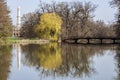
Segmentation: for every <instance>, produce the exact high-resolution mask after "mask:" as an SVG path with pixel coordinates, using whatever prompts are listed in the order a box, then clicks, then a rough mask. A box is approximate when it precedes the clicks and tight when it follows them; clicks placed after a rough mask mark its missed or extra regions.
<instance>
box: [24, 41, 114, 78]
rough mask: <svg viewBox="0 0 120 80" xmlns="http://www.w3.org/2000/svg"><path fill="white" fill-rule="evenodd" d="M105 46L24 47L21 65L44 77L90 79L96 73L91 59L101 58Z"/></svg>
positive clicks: (111, 48)
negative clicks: (31, 67) (34, 70)
mask: <svg viewBox="0 0 120 80" xmlns="http://www.w3.org/2000/svg"><path fill="white" fill-rule="evenodd" d="M114 49H115V47H107V46H79V45H68V44H63V45H61V46H58V44H55V43H54V44H47V45H33V44H30V45H25V46H22V51H23V53H24V56H25V57H24V61H23V63H24V64H25V65H27V66H34V67H36V69H37V70H38V71H39V72H40V74H43V75H44V76H54V77H58V76H63V77H65V76H66V77H67V76H72V77H83V76H86V77H90V76H91V75H94V74H95V73H96V69H95V68H94V66H93V65H94V61H93V57H94V56H95V55H96V56H103V55H104V51H105V50H114Z"/></svg>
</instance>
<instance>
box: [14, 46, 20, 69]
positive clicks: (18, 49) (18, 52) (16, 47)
mask: <svg viewBox="0 0 120 80" xmlns="http://www.w3.org/2000/svg"><path fill="white" fill-rule="evenodd" d="M13 49H15V50H16V52H15V53H17V67H18V70H19V71H20V65H21V45H20V44H13Z"/></svg>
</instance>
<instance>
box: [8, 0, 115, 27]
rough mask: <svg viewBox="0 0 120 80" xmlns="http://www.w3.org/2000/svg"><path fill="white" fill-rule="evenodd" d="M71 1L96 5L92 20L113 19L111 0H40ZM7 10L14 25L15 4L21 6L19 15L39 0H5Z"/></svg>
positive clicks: (36, 6)
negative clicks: (89, 2)
mask: <svg viewBox="0 0 120 80" xmlns="http://www.w3.org/2000/svg"><path fill="white" fill-rule="evenodd" d="M52 1H56V2H62V1H64V2H65V1H66V2H72V1H81V2H88V1H91V2H92V3H93V4H95V5H98V7H97V8H96V11H95V12H94V15H95V17H94V20H103V21H104V22H105V23H106V24H109V23H112V22H114V21H115V14H116V13H117V10H116V8H111V6H110V4H109V2H110V1H111V0H42V2H52ZM7 4H8V7H9V10H10V11H11V13H10V16H11V18H12V21H13V24H14V25H16V20H17V19H16V16H17V6H20V7H21V17H22V15H23V14H26V13H29V12H33V11H35V10H36V9H38V5H39V4H40V0H7Z"/></svg>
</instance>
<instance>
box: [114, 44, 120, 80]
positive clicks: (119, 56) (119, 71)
mask: <svg viewBox="0 0 120 80" xmlns="http://www.w3.org/2000/svg"><path fill="white" fill-rule="evenodd" d="M115 59H116V62H117V70H116V71H117V78H115V80H120V45H119V46H117V49H116V56H115Z"/></svg>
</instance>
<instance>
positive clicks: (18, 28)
mask: <svg viewBox="0 0 120 80" xmlns="http://www.w3.org/2000/svg"><path fill="white" fill-rule="evenodd" d="M20 28H21V16H20V6H18V8H17V33H18V35H17V37H19V36H20Z"/></svg>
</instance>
